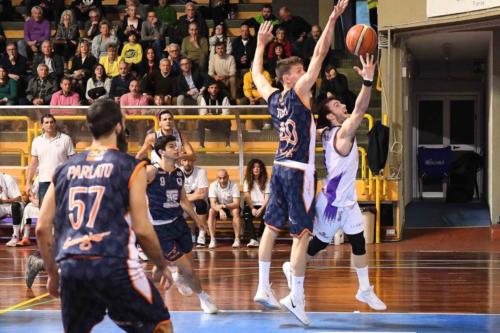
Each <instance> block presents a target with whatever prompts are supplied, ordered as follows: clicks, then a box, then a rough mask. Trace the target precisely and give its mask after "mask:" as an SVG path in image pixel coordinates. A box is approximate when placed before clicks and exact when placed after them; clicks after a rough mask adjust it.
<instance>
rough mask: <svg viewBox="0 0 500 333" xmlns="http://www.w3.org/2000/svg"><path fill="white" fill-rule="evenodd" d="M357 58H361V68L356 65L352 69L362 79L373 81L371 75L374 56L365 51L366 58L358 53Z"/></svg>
mask: <svg viewBox="0 0 500 333" xmlns="http://www.w3.org/2000/svg"><path fill="white" fill-rule="evenodd" d="M359 60H361V64H362V65H363V69H360V68H359V67H358V66H354V67H353V68H354V70H355V71H356V73H358V75H359V76H361V77H362V78H363V80H368V81H373V77H374V75H375V56H374V55H373V54H369V53H367V54H366V59H365V58H363V56H362V55H360V56H359Z"/></svg>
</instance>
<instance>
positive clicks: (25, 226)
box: [16, 177, 40, 246]
mask: <svg viewBox="0 0 500 333" xmlns="http://www.w3.org/2000/svg"><path fill="white" fill-rule="evenodd" d="M28 198H29V201H28V204H27V205H26V206H25V207H24V209H23V217H22V219H21V227H20V229H21V230H22V231H23V239H22V240H21V241H20V242H19V243H17V244H16V245H17V246H29V245H31V241H30V229H31V221H32V219H34V218H38V215H39V213H40V201H39V200H38V177H36V178H35V181H34V182H33V186H32V187H31V191H30V192H29V193H28ZM21 230H20V231H19V232H21Z"/></svg>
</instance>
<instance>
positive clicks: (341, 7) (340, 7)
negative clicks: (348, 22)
mask: <svg viewBox="0 0 500 333" xmlns="http://www.w3.org/2000/svg"><path fill="white" fill-rule="evenodd" d="M348 5H349V0H340V1H339V2H338V3H337V5H336V6H334V7H333V11H332V13H331V14H330V19H332V20H337V19H338V18H339V17H340V15H342V14H343V13H344V11H345V9H346V8H347V6H348Z"/></svg>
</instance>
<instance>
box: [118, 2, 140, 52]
mask: <svg viewBox="0 0 500 333" xmlns="http://www.w3.org/2000/svg"><path fill="white" fill-rule="evenodd" d="M126 11H127V15H125V17H124V18H123V20H122V21H121V23H120V25H119V26H118V29H117V32H116V36H117V37H118V40H119V41H120V43H121V44H123V43H125V42H127V41H128V40H129V36H130V34H131V33H134V34H135V35H136V38H137V40H136V42H138V41H139V39H138V38H139V36H140V35H141V30H142V19H141V18H140V16H139V14H138V13H137V7H136V6H135V5H130V6H129V7H127V9H126Z"/></svg>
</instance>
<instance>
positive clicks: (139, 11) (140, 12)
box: [125, 0, 148, 22]
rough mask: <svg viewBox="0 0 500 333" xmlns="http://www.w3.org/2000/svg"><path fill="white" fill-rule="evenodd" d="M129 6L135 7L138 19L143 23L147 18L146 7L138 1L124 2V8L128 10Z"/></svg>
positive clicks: (128, 0) (127, 0)
mask: <svg viewBox="0 0 500 333" xmlns="http://www.w3.org/2000/svg"><path fill="white" fill-rule="evenodd" d="M144 2H147V1H144ZM130 6H135V7H136V8H137V15H139V17H140V18H141V19H142V21H143V22H144V20H146V17H147V16H148V6H146V5H144V4H142V3H141V2H140V1H139V0H125V8H128V7H130Z"/></svg>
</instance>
